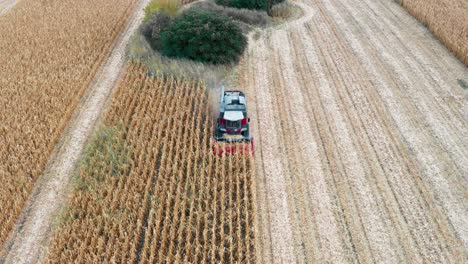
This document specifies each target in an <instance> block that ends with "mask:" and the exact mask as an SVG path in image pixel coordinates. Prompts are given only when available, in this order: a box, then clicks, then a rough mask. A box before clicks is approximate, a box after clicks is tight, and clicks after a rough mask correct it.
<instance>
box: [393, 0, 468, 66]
mask: <svg viewBox="0 0 468 264" xmlns="http://www.w3.org/2000/svg"><path fill="white" fill-rule="evenodd" d="M401 4H402V5H403V7H405V8H406V9H407V10H408V12H409V13H410V14H411V15H413V16H414V17H415V18H417V19H418V20H419V21H421V22H422V23H424V24H425V25H426V26H427V27H428V28H429V30H430V31H432V33H434V35H435V36H436V37H437V38H439V39H440V40H441V41H442V43H444V44H445V45H446V46H447V48H448V49H449V50H450V51H452V52H453V53H454V54H455V56H457V57H458V58H459V59H460V60H461V61H462V62H463V63H464V64H465V65H468V2H467V1H465V0H443V1H440V0H401Z"/></svg>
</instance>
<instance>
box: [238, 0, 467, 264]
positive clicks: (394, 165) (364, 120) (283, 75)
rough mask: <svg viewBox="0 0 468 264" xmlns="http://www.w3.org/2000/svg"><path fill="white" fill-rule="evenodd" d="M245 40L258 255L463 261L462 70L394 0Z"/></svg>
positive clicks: (336, 2)
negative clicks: (248, 40)
mask: <svg viewBox="0 0 468 264" xmlns="http://www.w3.org/2000/svg"><path fill="white" fill-rule="evenodd" d="M294 3H295V4H296V5H298V6H299V7H300V8H302V9H303V11H304V16H303V17H301V18H300V19H298V20H295V21H292V22H289V23H287V24H284V25H282V26H279V27H278V28H274V29H270V30H267V31H265V32H263V33H262V35H261V36H260V37H259V38H258V36H256V38H255V39H254V38H253V37H251V38H250V42H249V48H248V52H247V55H246V57H245V59H244V60H243V61H242V65H241V67H242V70H241V71H240V76H242V77H241V78H243V79H242V81H241V86H243V87H244V89H245V92H246V93H247V98H248V100H249V107H250V109H249V111H250V115H251V117H252V122H253V123H252V126H251V127H252V135H253V136H254V137H255V141H256V145H257V149H256V153H255V155H256V157H255V159H256V162H255V163H256V175H257V178H256V188H257V195H256V196H257V220H256V221H257V223H256V226H257V244H256V245H257V247H256V248H257V256H258V262H259V263H295V262H299V263H304V262H309V263H317V262H319V263H322V262H334V263H347V262H363V263H368V262H379V263H400V262H432V263H444V262H451V261H453V262H459V263H461V262H463V257H464V252H465V253H466V249H467V248H468V222H467V221H466V219H468V213H467V212H468V211H467V204H468V203H467V199H466V197H467V196H466V190H467V187H468V181H467V175H468V151H467V150H468V148H467V145H468V141H467V140H466V139H467V136H468V134H467V131H468V125H467V124H468V123H467V120H468V104H467V91H466V90H463V89H461V88H460V86H459V85H458V80H459V79H463V80H465V81H466V80H468V70H467V68H466V67H465V66H464V65H463V64H462V63H461V62H459V61H458V60H457V59H456V58H455V57H454V56H453V55H452V54H451V53H450V52H449V51H448V50H447V49H446V48H445V47H444V46H443V45H442V44H441V43H440V42H439V41H437V40H436V39H435V38H434V37H433V36H432V35H431V34H430V33H429V32H428V30H427V29H426V28H425V27H424V26H423V25H422V24H420V23H418V22H417V21H416V20H415V19H414V18H412V17H411V16H410V15H409V14H408V13H406V11H405V10H404V9H402V8H401V7H400V6H399V5H398V4H397V3H395V2H394V1H390V0H379V1H374V0H363V1H351V0H326V1H325V0H297V1H295V2H294Z"/></svg>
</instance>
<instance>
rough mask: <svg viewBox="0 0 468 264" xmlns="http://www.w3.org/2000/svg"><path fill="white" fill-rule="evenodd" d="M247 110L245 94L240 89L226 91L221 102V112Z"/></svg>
mask: <svg viewBox="0 0 468 264" xmlns="http://www.w3.org/2000/svg"><path fill="white" fill-rule="evenodd" d="M233 110H234V111H245V110H246V105H245V95H244V93H243V92H240V91H226V92H224V97H223V101H222V103H221V112H224V111H233Z"/></svg>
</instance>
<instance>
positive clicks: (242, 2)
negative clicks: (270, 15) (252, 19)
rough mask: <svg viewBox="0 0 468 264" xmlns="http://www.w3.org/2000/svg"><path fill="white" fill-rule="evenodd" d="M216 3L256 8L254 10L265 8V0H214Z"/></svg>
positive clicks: (266, 5) (266, 3) (266, 4)
mask: <svg viewBox="0 0 468 264" xmlns="http://www.w3.org/2000/svg"><path fill="white" fill-rule="evenodd" d="M216 3H217V4H218V5H223V6H229V7H235V8H245V9H256V10H267V8H268V2H267V0H216Z"/></svg>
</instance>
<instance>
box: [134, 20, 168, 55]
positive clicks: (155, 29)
mask: <svg viewBox="0 0 468 264" xmlns="http://www.w3.org/2000/svg"><path fill="white" fill-rule="evenodd" d="M170 22H171V17H170V16H169V15H167V14H166V13H163V12H153V13H152V15H151V17H150V18H148V19H147V20H146V21H145V23H143V25H142V26H141V28H140V30H141V34H142V35H143V36H145V38H146V40H147V41H148V43H149V44H150V45H151V47H152V48H153V49H154V50H161V49H162V46H161V31H162V30H163V29H164V28H166V27H167V26H169V24H170Z"/></svg>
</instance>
